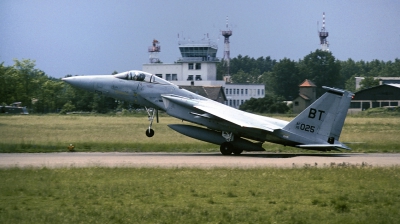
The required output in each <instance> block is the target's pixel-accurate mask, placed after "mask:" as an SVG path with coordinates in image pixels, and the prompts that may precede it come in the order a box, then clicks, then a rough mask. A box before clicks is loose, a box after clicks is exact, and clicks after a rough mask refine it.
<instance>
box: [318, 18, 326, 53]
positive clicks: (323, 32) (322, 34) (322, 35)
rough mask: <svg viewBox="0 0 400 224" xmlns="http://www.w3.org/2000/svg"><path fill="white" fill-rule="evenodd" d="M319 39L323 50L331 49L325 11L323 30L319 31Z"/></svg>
mask: <svg viewBox="0 0 400 224" xmlns="http://www.w3.org/2000/svg"><path fill="white" fill-rule="evenodd" d="M318 35H319V40H320V44H321V50H323V51H329V42H328V40H327V39H326V38H327V37H328V35H329V33H328V31H326V30H325V12H324V13H322V28H321V31H319V32H318Z"/></svg>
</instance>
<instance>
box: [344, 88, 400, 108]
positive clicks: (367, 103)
mask: <svg viewBox="0 0 400 224" xmlns="http://www.w3.org/2000/svg"><path fill="white" fill-rule="evenodd" d="M399 105H400V84H384V85H379V86H374V87H371V88H368V89H364V90H361V91H358V92H356V93H355V95H354V97H353V99H352V100H351V104H350V108H349V112H359V111H363V110H366V109H368V108H376V107H398V106H399Z"/></svg>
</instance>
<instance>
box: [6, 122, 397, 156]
mask: <svg viewBox="0 0 400 224" xmlns="http://www.w3.org/2000/svg"><path fill="white" fill-rule="evenodd" d="M276 118H279V119H284V120H291V119H292V117H288V116H284V117H279V116H278V117H276ZM172 123H182V121H181V120H178V119H175V118H172V117H169V116H162V117H161V118H160V123H159V124H157V123H154V125H153V129H154V130H155V132H156V134H155V136H154V137H152V138H147V137H146V136H145V130H146V128H147V127H148V120H147V118H146V117H144V116H137V115H135V116H93V115H92V116H82V115H44V116H36V115H29V116H10V115H7V116H0V152H61V151H67V147H68V145H69V144H73V145H74V146H75V150H76V151H82V152H83V151H85V152H90V151H100V152H110V151H120V152H149V151H157V152H217V151H219V146H217V145H214V144H210V143H205V142H202V141H198V140H195V139H192V138H189V137H186V136H183V135H181V134H179V133H177V132H175V131H173V130H171V129H169V128H168V126H167V124H172ZM185 123H187V122H185ZM187 124H188V123H187ZM398 136H400V119H399V118H398V117H396V116H383V117H375V116H374V117H366V116H349V117H347V119H346V122H345V126H344V128H343V131H342V135H341V139H340V140H341V141H342V142H350V143H352V144H349V146H350V147H351V148H352V151H351V152H400V144H399V143H400V142H399V140H398ZM263 147H264V148H265V149H266V150H267V151H269V152H307V153H308V152H312V151H306V150H301V149H297V148H291V147H284V146H280V145H277V144H271V143H265V144H264V146H263Z"/></svg>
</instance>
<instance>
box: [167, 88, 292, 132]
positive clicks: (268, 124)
mask: <svg viewBox="0 0 400 224" xmlns="http://www.w3.org/2000/svg"><path fill="white" fill-rule="evenodd" d="M162 97H163V98H164V99H165V100H164V103H165V104H166V107H167V108H168V105H169V104H170V103H172V104H178V105H181V106H184V107H187V108H194V109H196V111H197V112H193V113H192V114H194V115H196V116H201V117H205V118H209V119H214V118H216V117H217V118H219V119H222V120H225V121H228V122H230V123H233V124H236V125H238V126H240V127H243V128H256V129H261V130H266V131H269V132H273V131H274V130H276V129H281V128H283V127H285V125H287V123H288V122H287V121H282V120H278V119H274V118H269V117H264V116H260V115H256V114H251V113H247V112H244V111H241V110H238V109H235V108H232V107H230V106H227V105H224V104H221V103H218V102H215V101H212V100H199V99H189V98H186V97H182V96H176V95H162ZM199 110H200V111H202V112H204V114H200V113H199V112H198V111H199Z"/></svg>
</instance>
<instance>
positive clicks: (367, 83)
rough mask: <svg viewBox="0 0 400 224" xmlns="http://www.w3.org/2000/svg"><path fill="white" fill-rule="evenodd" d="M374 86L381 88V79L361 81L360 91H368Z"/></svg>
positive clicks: (372, 78)
mask: <svg viewBox="0 0 400 224" xmlns="http://www.w3.org/2000/svg"><path fill="white" fill-rule="evenodd" d="M374 86H379V79H374V77H365V78H364V79H363V80H361V82H360V89H358V90H363V89H368V88H371V87H374Z"/></svg>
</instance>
